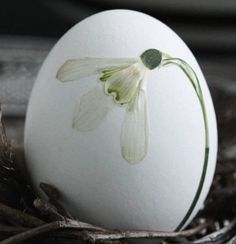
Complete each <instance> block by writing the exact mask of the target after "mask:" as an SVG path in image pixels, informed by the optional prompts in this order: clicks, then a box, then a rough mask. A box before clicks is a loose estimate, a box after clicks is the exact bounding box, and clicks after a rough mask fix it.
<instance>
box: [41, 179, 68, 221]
mask: <svg viewBox="0 0 236 244" xmlns="http://www.w3.org/2000/svg"><path fill="white" fill-rule="evenodd" d="M39 186H40V188H41V189H42V190H43V192H44V193H45V194H46V195H47V196H48V198H49V201H50V202H51V203H52V204H53V205H54V206H55V207H56V208H57V211H58V212H59V213H60V214H61V215H63V216H64V217H66V218H70V219H73V217H72V215H71V214H70V213H69V212H68V211H67V210H66V209H65V208H64V207H63V206H62V205H61V203H60V202H59V200H60V198H61V194H60V192H59V191H58V190H57V189H56V188H55V187H53V186H52V185H49V184H47V183H43V182H41V183H40V185H39Z"/></svg>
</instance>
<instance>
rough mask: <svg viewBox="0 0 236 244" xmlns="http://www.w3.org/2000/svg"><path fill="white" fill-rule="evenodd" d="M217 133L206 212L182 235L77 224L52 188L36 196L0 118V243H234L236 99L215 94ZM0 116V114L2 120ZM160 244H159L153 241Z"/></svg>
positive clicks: (220, 93)
mask: <svg viewBox="0 0 236 244" xmlns="http://www.w3.org/2000/svg"><path fill="white" fill-rule="evenodd" d="M212 93H213V98H214V102H215V107H216V113H217V119H218V129H219V152H218V163H217V168H216V173H215V177H214V182H213V184H212V187H211V190H210V193H209V195H208V198H207V200H206V202H205V207H204V209H203V210H201V211H200V212H199V213H198V215H197V216H196V217H195V219H194V220H193V221H192V222H191V223H190V225H189V226H188V227H187V229H186V230H183V231H180V232H160V231H158V230H156V231H154V230H152V231H148V230H138V231H137V230H112V229H104V228H101V227H99V226H94V225H91V224H89V223H84V222H81V221H80V220H79V219H77V218H74V217H73V216H71V214H70V213H69V212H68V211H67V210H66V209H65V208H64V207H63V206H62V204H61V202H60V200H61V195H60V192H59V191H58V189H56V188H55V186H51V185H48V184H47V183H41V184H40V188H41V190H42V191H43V192H44V193H45V194H46V196H47V200H45V199H41V198H40V197H39V196H38V195H37V193H36V192H35V191H34V189H33V187H32V185H31V183H30V180H29V179H30V177H29V176H28V175H27V171H26V170H22V167H19V162H18V160H17V157H16V152H15V151H14V149H13V148H12V146H11V144H10V143H9V140H8V139H7V137H6V133H5V128H4V125H3V123H2V120H1V118H0V244H13V243H36V244H37V243H40V244H41V243H44V244H47V243H50V244H54V243H57V244H65V243H68V244H74V243H81V242H96V243H98V242H101V243H121V242H128V241H129V240H131V239H135V238H156V239H157V240H158V241H159V242H160V243H217V244H220V243H224V244H225V243H228V244H232V243H236V174H235V172H236V171H235V170H236V157H235V154H234V155H233V156H232V153H231V156H229V155H228V154H227V151H229V149H230V148H232V147H233V146H235V145H236V99H235V96H233V95H232V96H231V95H229V94H225V93H224V92H222V91H220V90H218V89H213V91H212ZM0 117H1V115H0ZM157 243H158V242H157Z"/></svg>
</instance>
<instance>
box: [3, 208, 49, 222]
mask: <svg viewBox="0 0 236 244" xmlns="http://www.w3.org/2000/svg"><path fill="white" fill-rule="evenodd" d="M0 216H1V217H2V218H4V219H8V220H11V221H14V222H15V223H18V224H20V225H23V226H28V227H36V226H39V225H43V224H44V223H45V222H44V221H43V220H41V219H39V218H37V217H34V216H32V215H30V214H27V213H24V212H22V211H20V210H17V209H14V208H11V207H8V206H6V205H4V204H2V203H0Z"/></svg>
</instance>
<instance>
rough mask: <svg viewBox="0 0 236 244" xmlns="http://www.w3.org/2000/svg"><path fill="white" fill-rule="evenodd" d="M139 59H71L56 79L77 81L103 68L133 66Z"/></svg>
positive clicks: (63, 66) (62, 67)
mask: <svg viewBox="0 0 236 244" xmlns="http://www.w3.org/2000/svg"><path fill="white" fill-rule="evenodd" d="M137 60H138V59H137V58H81V59H69V60H67V61H66V62H65V63H64V64H63V65H62V66H61V67H60V69H59V70H58V72H57V75H56V78H57V79H58V80H60V81H72V80H77V79H80V78H83V77H86V76H89V75H93V74H96V73H97V72H99V70H100V69H102V68H109V67H114V66H117V65H125V64H132V63H134V62H137Z"/></svg>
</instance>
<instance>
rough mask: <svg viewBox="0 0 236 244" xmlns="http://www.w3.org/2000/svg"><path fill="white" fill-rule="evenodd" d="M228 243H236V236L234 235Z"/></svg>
mask: <svg viewBox="0 0 236 244" xmlns="http://www.w3.org/2000/svg"><path fill="white" fill-rule="evenodd" d="M227 244H236V236H234V237H233V238H232V239H230V240H229V241H228V242H227Z"/></svg>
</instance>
